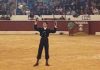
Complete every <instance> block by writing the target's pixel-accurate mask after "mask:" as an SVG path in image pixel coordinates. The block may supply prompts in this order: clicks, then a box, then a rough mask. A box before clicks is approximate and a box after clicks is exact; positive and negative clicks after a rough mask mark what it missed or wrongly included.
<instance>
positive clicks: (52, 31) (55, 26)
mask: <svg viewBox="0 0 100 70" xmlns="http://www.w3.org/2000/svg"><path fill="white" fill-rule="evenodd" d="M56 31H57V22H56V24H55V25H54V29H53V30H49V32H50V33H56Z"/></svg>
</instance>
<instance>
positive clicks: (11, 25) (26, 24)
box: [0, 21, 100, 34]
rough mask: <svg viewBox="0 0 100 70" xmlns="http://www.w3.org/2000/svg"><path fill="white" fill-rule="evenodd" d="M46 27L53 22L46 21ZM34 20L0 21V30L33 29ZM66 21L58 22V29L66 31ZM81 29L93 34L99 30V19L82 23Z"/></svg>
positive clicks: (77, 29) (39, 25)
mask: <svg viewBox="0 0 100 70" xmlns="http://www.w3.org/2000/svg"><path fill="white" fill-rule="evenodd" d="M47 23H48V27H49V28H51V29H52V28H53V27H54V22H53V21H48V22H47ZM33 25H34V22H33V21H0V31H33V30H34V28H33ZM41 26H42V21H41V22H38V27H41ZM67 30H68V28H67V22H66V21H59V22H58V31H67ZM78 31H79V26H78V25H77V27H76V28H75V30H74V32H78ZM83 31H84V32H86V33H88V34H95V32H100V21H89V22H88V25H87V24H84V26H83Z"/></svg>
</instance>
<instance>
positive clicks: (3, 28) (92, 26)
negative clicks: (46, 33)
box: [0, 15, 100, 35]
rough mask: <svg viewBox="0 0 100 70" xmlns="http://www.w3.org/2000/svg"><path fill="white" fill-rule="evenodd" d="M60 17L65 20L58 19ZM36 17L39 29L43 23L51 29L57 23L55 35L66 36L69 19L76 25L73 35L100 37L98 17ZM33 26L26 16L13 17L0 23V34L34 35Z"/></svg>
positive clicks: (99, 16) (99, 18)
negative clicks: (83, 34) (85, 34)
mask: <svg viewBox="0 0 100 70" xmlns="http://www.w3.org/2000/svg"><path fill="white" fill-rule="evenodd" d="M62 16H63V17H64V18H65V19H59V18H61V17H62ZM37 17H38V18H39V23H38V26H39V27H41V26H42V22H43V21H46V22H48V26H49V28H51V29H53V26H54V23H55V21H57V24H58V31H57V34H59V33H63V34H68V28H67V23H68V22H69V21H68V19H69V18H70V19H71V20H70V21H73V22H75V23H76V25H77V27H76V28H75V29H74V33H77V32H85V33H87V34H88V35H100V15H80V16H78V17H73V16H72V15H43V16H42V18H41V17H39V16H38V15H36V16H35V18H37ZM35 18H34V19H35ZM54 18H55V20H54ZM43 19H44V20H43ZM33 24H34V20H29V19H28V16H27V15H13V16H12V17H11V20H1V21H0V34H34V33H37V31H34V28H33ZM80 29H81V31H80Z"/></svg>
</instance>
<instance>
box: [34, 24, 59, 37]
mask: <svg viewBox="0 0 100 70" xmlns="http://www.w3.org/2000/svg"><path fill="white" fill-rule="evenodd" d="M34 29H35V30H36V31H39V32H40V36H41V37H49V33H56V30H57V28H54V30H51V29H48V28H47V29H46V30H44V28H38V27H37V25H34Z"/></svg>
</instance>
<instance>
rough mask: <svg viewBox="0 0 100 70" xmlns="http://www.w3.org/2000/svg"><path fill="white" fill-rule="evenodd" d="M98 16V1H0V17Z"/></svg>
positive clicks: (99, 0) (99, 5)
mask: <svg viewBox="0 0 100 70" xmlns="http://www.w3.org/2000/svg"><path fill="white" fill-rule="evenodd" d="M4 14H9V15H15V14H16V15H29V14H35V15H52V14H55V15H64V14H66V15H75V14H79V15H84V14H88V15H99V14H100V0H0V15H4Z"/></svg>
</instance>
